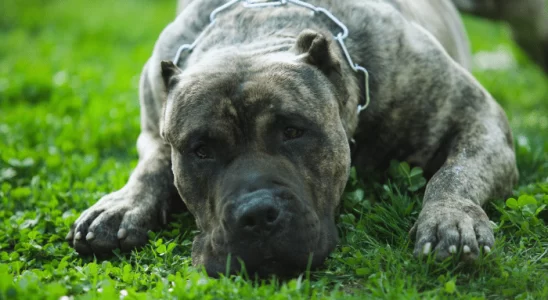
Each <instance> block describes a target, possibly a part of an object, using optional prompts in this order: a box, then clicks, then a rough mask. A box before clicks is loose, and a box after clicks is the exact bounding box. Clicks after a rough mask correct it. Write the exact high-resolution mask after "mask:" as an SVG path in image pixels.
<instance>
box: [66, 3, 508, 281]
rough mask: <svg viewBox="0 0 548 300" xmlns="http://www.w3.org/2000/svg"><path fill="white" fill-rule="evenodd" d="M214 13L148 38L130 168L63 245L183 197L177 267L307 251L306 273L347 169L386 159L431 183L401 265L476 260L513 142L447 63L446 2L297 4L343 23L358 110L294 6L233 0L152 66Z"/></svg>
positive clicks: (318, 23) (259, 266) (156, 222)
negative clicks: (183, 247) (186, 218)
mask: <svg viewBox="0 0 548 300" xmlns="http://www.w3.org/2000/svg"><path fill="white" fill-rule="evenodd" d="M222 3H224V1H221V0H207V1H206V0H194V1H185V2H184V3H183V5H182V7H184V9H183V10H182V12H181V13H180V14H179V15H178V17H177V19H176V20H175V21H174V22H173V23H171V24H170V25H169V26H168V27H167V28H166V29H165V30H164V32H163V33H162V34H161V36H160V38H159V40H158V42H157V43H156V46H155V49H154V53H153V55H152V57H151V58H150V59H149V61H148V62H147V64H146V65H145V67H144V70H143V73H142V77H141V87H140V101H141V108H142V110H141V121H142V122H141V124H142V132H141V135H140V136H139V139H138V150H139V158H140V160H139V164H138V165H137V167H136V169H135V171H134V172H133V174H132V175H131V177H130V179H129V181H128V183H127V184H126V186H125V187H124V188H122V189H121V190H119V191H117V192H114V193H112V194H109V195H106V196H104V197H103V198H102V199H101V200H99V201H98V202H97V203H96V204H95V205H93V206H92V207H91V208H89V209H88V210H86V211H85V212H83V213H82V215H81V216H80V218H79V219H78V220H77V221H76V222H75V224H74V226H73V227H72V228H71V231H70V232H69V234H68V236H67V238H68V240H70V242H71V243H73V245H74V247H75V248H76V250H77V251H78V252H80V253H97V254H100V253H108V252H110V251H111V250H112V249H115V248H118V247H120V248H121V249H122V250H128V249H132V248H134V247H136V246H140V245H143V244H144V243H146V237H147V234H146V232H147V231H148V230H152V229H156V228H158V227H159V226H161V225H162V224H163V223H165V220H166V216H167V214H168V213H169V212H170V211H172V210H173V209H174V207H175V206H176V205H177V204H178V203H180V202H181V198H182V200H183V201H184V204H185V205H186V208H187V209H188V210H189V211H190V212H191V213H192V214H193V215H194V217H195V218H196V222H197V225H198V228H199V229H200V231H201V232H200V234H199V235H198V236H197V237H196V238H195V241H194V244H193V250H192V257H193V263H194V264H196V265H204V266H205V267H206V270H207V271H208V272H209V273H210V274H212V275H216V274H217V273H219V272H224V270H225V266H226V264H227V257H232V261H231V262H230V263H231V266H232V271H237V270H238V266H239V263H238V260H239V259H241V260H242V261H243V262H245V264H246V267H247V270H248V271H249V272H252V273H258V274H260V275H267V274H272V273H276V274H288V273H292V272H294V271H299V270H302V269H304V268H305V267H306V265H307V263H308V261H309V257H311V258H312V265H313V266H318V265H320V264H321V263H322V261H323V260H324V259H325V258H326V256H327V255H328V254H329V252H330V251H332V249H333V248H334V247H335V246H336V243H337V230H336V226H335V213H336V208H337V207H338V206H339V204H340V203H339V202H340V197H341V194H342V192H343V189H344V187H345V184H346V181H347V177H348V172H349V170H350V166H351V162H352V164H353V165H355V166H356V168H357V169H358V172H359V173H360V174H362V176H364V175H363V174H365V173H367V172H369V171H377V170H383V169H384V168H386V166H387V164H388V162H389V161H390V160H391V159H398V160H403V161H408V162H410V163H412V164H413V165H416V166H419V167H421V168H423V169H424V170H425V172H426V174H430V177H431V178H430V180H429V182H428V185H427V187H426V191H425V196H424V201H423V208H422V211H421V213H420V215H419V218H418V220H417V222H416V224H415V225H414V227H413V228H412V230H411V234H412V237H413V238H415V239H416V242H415V254H416V255H417V256H419V255H421V254H423V253H429V252H430V251H435V253H436V256H437V257H438V258H445V257H448V256H450V255H453V254H454V253H455V254H456V252H461V253H462V254H463V255H462V257H463V258H465V259H474V258H476V257H477V256H478V255H479V254H480V252H481V250H480V249H483V250H485V251H489V249H490V248H491V247H493V244H494V237H493V233H492V230H491V227H490V223H489V219H488V217H487V215H486V214H485V212H484V211H483V209H482V208H481V206H482V205H483V204H485V203H486V202H487V201H488V200H489V199H491V198H493V197H499V196H503V195H505V194H508V193H509V192H510V191H511V187H512V186H513V185H514V183H515V182H516V179H517V170H516V164H515V156H514V150H513V144H512V143H513V142H512V141H513V140H512V135H511V133H510V129H509V126H508V122H507V119H506V116H505V114H504V112H503V111H502V109H501V108H500V106H499V105H498V104H497V103H496V102H495V101H494V100H493V98H492V97H491V95H489V93H488V92H486V91H485V90H484V89H483V88H482V87H481V86H480V84H479V83H478V82H477V81H476V80H475V79H474V78H473V77H472V76H471V75H470V74H469V73H468V72H467V71H466V69H465V68H464V67H463V65H464V66H466V65H467V64H468V63H469V58H470V57H469V54H468V53H467V50H466V49H467V47H466V37H465V34H464V31H463V28H462V24H461V23H460V20H459V18H458V14H457V13H456V11H455V8H454V7H453V6H452V4H451V2H450V1H449V0H446V1H440V0H429V1H427V0H421V1H417V0H408V1H404V0H398V1H395V0H393V1H386V0H370V1H350V0H344V1H343V0H338V1H334V0H315V1H310V3H312V4H314V5H317V6H321V7H325V8H327V9H328V10H330V11H331V12H332V13H333V14H334V15H335V16H337V17H338V18H340V19H341V21H342V22H343V23H344V24H346V26H348V29H349V32H350V35H349V37H348V39H347V46H348V49H349V52H350V55H351V56H352V58H353V59H354V60H355V62H356V63H358V64H360V65H362V66H364V67H366V68H367V69H368V70H369V72H370V75H371V77H370V91H369V92H370V95H371V99H372V102H371V105H370V106H369V107H368V108H367V110H365V111H364V112H362V113H361V114H360V115H358V113H357V106H358V103H360V101H363V99H362V95H363V90H364V86H363V78H361V75H360V74H358V73H356V72H354V71H353V70H352V69H351V68H350V67H349V65H348V63H347V61H346V60H345V58H344V56H343V54H342V52H341V49H340V48H339V47H338V45H337V44H336V43H335V42H334V41H333V40H332V38H331V36H332V33H336V32H338V31H337V30H338V28H337V27H336V26H334V24H333V23H332V22H330V21H329V20H327V19H326V18H322V17H320V16H313V15H312V14H311V12H310V11H309V10H307V9H304V8H299V7H296V6H293V5H287V6H284V7H277V8H261V9H251V8H244V7H243V6H241V5H239V4H238V5H236V6H235V7H234V8H231V9H230V10H228V11H225V12H223V13H221V14H219V15H218V18H217V21H216V23H215V25H213V26H212V27H211V28H210V29H208V30H207V32H205V34H204V38H203V39H202V40H200V42H199V43H198V45H197V47H196V48H195V49H194V51H192V53H190V54H189V55H186V56H184V57H183V60H182V62H181V63H180V64H179V66H178V67H177V66H175V65H173V64H172V63H170V62H167V61H169V60H171V59H172V58H173V57H174V54H175V52H176V50H177V48H178V47H179V46H180V45H181V44H183V43H190V42H192V41H194V40H195V39H196V37H197V36H198V34H200V33H201V32H202V31H203V30H204V29H205V28H206V26H207V24H208V23H209V18H208V16H209V13H210V12H211V11H212V10H213V9H215V8H216V7H218V6H220V5H221V4H222ZM427 12H430V13H427ZM463 45H465V46H464V47H463ZM360 83H362V84H360ZM351 139H354V140H355V141H356V147H355V149H354V151H353V152H352V153H351V151H350V147H349V143H348V141H349V140H351ZM364 179H365V180H367V178H364ZM229 254H230V256H229Z"/></svg>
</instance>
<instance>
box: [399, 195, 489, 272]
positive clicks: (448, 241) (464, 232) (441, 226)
mask: <svg viewBox="0 0 548 300" xmlns="http://www.w3.org/2000/svg"><path fill="white" fill-rule="evenodd" d="M410 236H411V237H412V238H414V239H415V250H414V252H413V253H414V255H415V256H416V257H421V256H425V255H429V254H430V253H433V254H434V255H435V257H436V258H437V259H438V260H444V259H446V258H447V257H449V256H452V255H461V256H460V257H461V259H462V260H465V261H473V260H475V259H477V258H478V257H479V255H480V252H482V251H483V252H484V253H488V252H490V251H491V249H492V248H493V245H494V243H495V237H494V236H493V230H492V229H491V223H490V222H489V218H488V217H487V215H486V214H485V212H484V211H483V209H482V208H481V207H480V206H479V205H476V204H472V203H466V204H463V203H461V202H456V203H455V202H453V203H444V202H439V203H428V204H426V205H425V207H424V208H423V210H422V211H421V213H420V215H419V219H418V220H417V222H416V223H415V225H414V226H413V228H412V229H411V231H410Z"/></svg>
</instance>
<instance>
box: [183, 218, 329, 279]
mask: <svg viewBox="0 0 548 300" xmlns="http://www.w3.org/2000/svg"><path fill="white" fill-rule="evenodd" d="M308 214H313V215H314V216H315V218H312V217H311V216H310V215H308ZM307 215H308V217H306V216H307ZM312 220H314V222H312ZM323 221H325V220H320V219H319V218H318V217H317V216H316V214H315V213H313V212H311V213H300V214H294V217H291V218H290V219H289V220H288V223H287V224H285V225H284V226H283V227H284V230H282V231H280V232H278V233H276V234H273V235H271V236H230V233H227V232H225V231H222V230H215V231H213V233H212V234H210V235H206V234H202V235H199V236H197V237H196V240H195V242H194V246H193V249H192V252H193V263H194V264H195V265H203V266H205V269H206V271H207V273H208V274H209V275H210V276H213V277H216V276H219V274H226V273H227V271H229V273H230V274H242V273H243V274H247V275H248V276H249V277H250V278H253V277H254V276H258V277H260V278H267V277H269V276H272V275H276V276H279V277H289V276H294V275H296V274H298V273H301V272H304V271H306V270H307V268H312V269H313V268H317V267H319V266H321V265H322V264H323V262H324V260H325V259H326V257H327V256H328V254H329V253H330V252H331V251H332V250H333V248H334V247H335V245H336V243H337V240H338V237H337V234H336V227H335V222H334V220H330V222H328V223H327V222H323ZM324 223H325V224H324Z"/></svg>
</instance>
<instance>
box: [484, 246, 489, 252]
mask: <svg viewBox="0 0 548 300" xmlns="http://www.w3.org/2000/svg"><path fill="white" fill-rule="evenodd" d="M483 250H484V251H485V253H490V252H491V247H489V246H483Z"/></svg>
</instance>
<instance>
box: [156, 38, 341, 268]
mask: <svg viewBox="0 0 548 300" xmlns="http://www.w3.org/2000/svg"><path fill="white" fill-rule="evenodd" d="M332 47H333V45H332V44H331V42H330V41H327V39H326V38H325V37H324V36H323V35H321V34H318V33H316V32H312V31H309V30H307V31H304V32H302V33H301V34H300V35H299V37H298V38H297V40H296V44H295V45H294V47H292V48H291V50H290V51H287V52H283V53H279V52H277V53H270V54H264V55H261V56H255V57H252V56H249V55H244V54H237V53H228V52H229V51H225V50H224V51H218V52H210V53H209V54H208V55H204V56H203V58H202V59H201V60H199V61H198V62H197V63H195V64H193V65H192V66H190V67H189V68H187V69H186V70H185V71H181V70H180V69H178V68H177V67H176V66H175V65H173V64H172V63H171V62H163V63H162V76H163V78H164V83H165V85H166V87H167V91H168V96H167V100H166V103H165V109H164V116H163V119H162V121H161V122H162V124H161V127H162V128H161V132H162V136H163V137H164V139H165V140H166V142H168V143H169V144H170V145H171V148H172V163H173V173H174V176H175V185H176V186H177V189H178V191H179V194H180V195H181V197H182V199H183V201H184V202H185V203H186V206H187V207H188V209H189V210H190V212H191V213H192V214H193V215H194V216H195V218H196V222H197V225H198V228H199V229H200V231H201V233H200V234H199V235H198V236H197V237H196V238H195V240H194V244H193V249H192V257H193V263H194V264H195V265H204V266H205V268H206V270H207V271H208V273H210V274H212V275H217V274H218V273H224V272H225V270H226V266H227V264H230V265H231V266H232V267H231V271H237V270H239V268H240V262H244V263H245V267H246V269H247V271H248V272H250V273H253V274H259V275H267V274H272V273H274V274H291V273H293V272H295V271H302V270H304V269H305V268H306V267H307V265H308V263H311V264H312V267H314V266H317V265H319V264H321V263H322V262H323V260H324V259H325V258H326V256H327V255H328V254H329V252H330V251H332V250H333V248H334V247H335V245H336V243H337V240H338V235H337V229H336V225H335V213H336V208H337V207H338V205H339V201H340V197H341V194H342V192H343V189H344V187H345V184H346V181H347V176H348V173H349V168H350V150H349V146H348V138H347V134H346V132H345V128H344V126H343V121H342V119H341V113H340V111H341V105H344V103H345V102H346V101H347V99H345V98H346V97H348V93H347V92H346V91H345V88H344V84H343V83H342V81H343V80H344V78H343V76H342V74H341V67H340V62H339V59H337V57H336V55H334V54H333V51H332V49H333V48H332ZM228 257H231V259H230V261H228V260H227V259H228Z"/></svg>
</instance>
